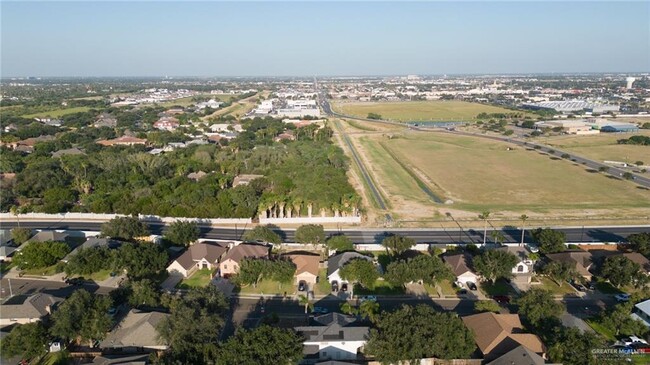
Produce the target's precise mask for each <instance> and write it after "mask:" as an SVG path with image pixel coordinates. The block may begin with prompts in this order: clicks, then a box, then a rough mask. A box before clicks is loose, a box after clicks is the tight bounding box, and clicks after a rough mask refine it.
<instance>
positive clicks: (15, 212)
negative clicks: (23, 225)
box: [9, 205, 20, 228]
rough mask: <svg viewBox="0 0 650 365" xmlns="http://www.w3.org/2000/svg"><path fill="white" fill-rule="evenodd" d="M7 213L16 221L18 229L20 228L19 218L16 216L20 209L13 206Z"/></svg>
mask: <svg viewBox="0 0 650 365" xmlns="http://www.w3.org/2000/svg"><path fill="white" fill-rule="evenodd" d="M9 211H10V212H11V214H13V215H14V217H16V221H17V222H18V228H20V218H18V215H19V214H20V208H19V207H17V206H15V205H12V206H11V208H9Z"/></svg>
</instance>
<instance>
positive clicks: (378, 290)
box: [354, 280, 404, 295]
mask: <svg viewBox="0 0 650 365" xmlns="http://www.w3.org/2000/svg"><path fill="white" fill-rule="evenodd" d="M399 294H404V288H402V287H401V286H399V287H394V286H392V285H391V284H390V283H389V282H387V281H384V280H377V281H376V282H375V287H374V289H366V288H364V287H362V286H360V285H359V284H355V285H354V295H399Z"/></svg>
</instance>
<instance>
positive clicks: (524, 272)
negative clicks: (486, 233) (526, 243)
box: [496, 246, 535, 284]
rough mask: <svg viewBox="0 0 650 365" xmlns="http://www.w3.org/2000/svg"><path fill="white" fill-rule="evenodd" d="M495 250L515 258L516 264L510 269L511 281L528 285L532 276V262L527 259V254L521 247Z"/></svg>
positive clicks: (505, 247)
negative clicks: (507, 253)
mask: <svg viewBox="0 0 650 365" xmlns="http://www.w3.org/2000/svg"><path fill="white" fill-rule="evenodd" d="M496 250H498V251H504V252H509V253H511V254H513V255H515V257H517V264H516V265H515V267H513V268H512V275H513V281H514V282H515V283H517V284H519V283H522V284H530V280H531V277H532V275H533V265H534V264H535V263H534V262H533V260H531V259H529V258H528V256H529V254H530V253H529V252H528V250H527V249H526V248H525V247H522V246H504V247H499V248H497V249H496Z"/></svg>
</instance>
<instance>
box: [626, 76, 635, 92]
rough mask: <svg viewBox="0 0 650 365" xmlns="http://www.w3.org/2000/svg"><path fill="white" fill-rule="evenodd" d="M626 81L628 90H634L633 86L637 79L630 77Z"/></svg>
mask: <svg viewBox="0 0 650 365" xmlns="http://www.w3.org/2000/svg"><path fill="white" fill-rule="evenodd" d="M625 81H627V89H628V90H629V89H631V88H632V84H633V83H634V81H636V79H635V78H634V77H628V78H626V79H625Z"/></svg>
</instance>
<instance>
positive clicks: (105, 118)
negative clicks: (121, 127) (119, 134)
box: [93, 113, 117, 128]
mask: <svg viewBox="0 0 650 365" xmlns="http://www.w3.org/2000/svg"><path fill="white" fill-rule="evenodd" d="M93 126H94V127H95V128H101V127H108V128H115V127H117V118H115V117H114V116H112V115H110V114H108V113H102V114H100V115H99V116H98V117H97V119H96V120H95V123H94V124H93Z"/></svg>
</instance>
